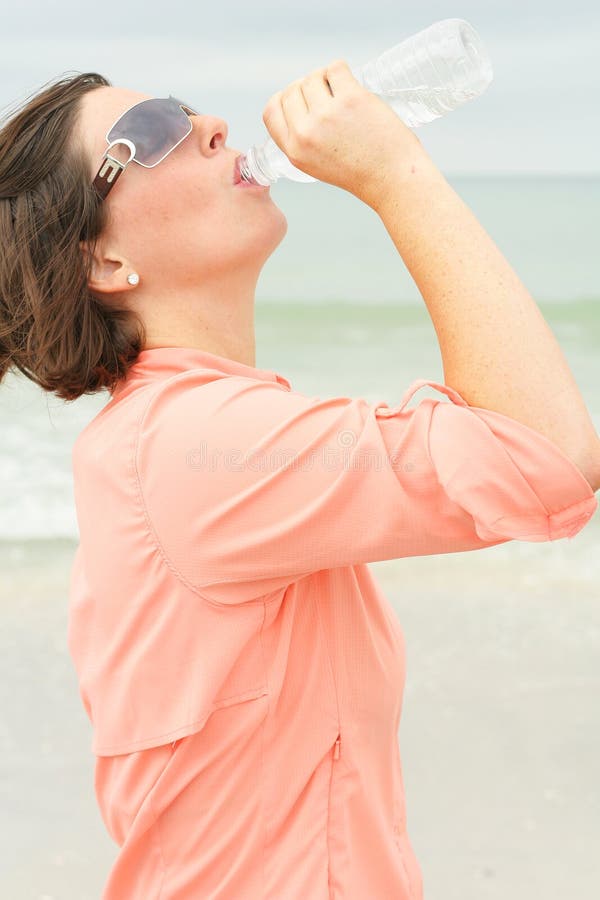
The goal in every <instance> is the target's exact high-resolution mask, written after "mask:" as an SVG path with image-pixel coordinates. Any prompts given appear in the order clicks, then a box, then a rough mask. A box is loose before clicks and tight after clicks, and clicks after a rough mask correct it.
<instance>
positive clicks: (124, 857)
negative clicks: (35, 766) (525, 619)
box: [68, 347, 597, 900]
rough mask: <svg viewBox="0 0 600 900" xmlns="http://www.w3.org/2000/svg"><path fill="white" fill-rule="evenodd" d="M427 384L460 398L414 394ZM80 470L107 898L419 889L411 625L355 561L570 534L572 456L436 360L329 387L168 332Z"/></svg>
mask: <svg viewBox="0 0 600 900" xmlns="http://www.w3.org/2000/svg"><path fill="white" fill-rule="evenodd" d="M425 384H428V385H431V386H432V387H433V388H435V389H437V390H438V391H440V392H441V393H443V394H444V395H447V398H449V399H450V401H451V402H448V400H447V398H446V397H445V398H444V399H442V400H439V399H431V398H424V399H421V402H420V403H418V405H416V406H415V407H414V408H411V409H408V408H407V404H408V401H409V400H410V398H411V396H412V395H413V393H414V392H415V391H416V390H417V389H418V388H419V387H421V386H423V385H425ZM73 474H74V496H75V504H76V511H77V519H78V524H79V532H80V542H79V546H78V548H77V551H76V554H75V557H74V561H73V567H72V573H71V585H70V597H69V629H68V645H69V652H70V653H71V656H72V659H73V661H74V665H75V668H76V671H77V676H78V679H79V687H80V694H81V699H82V701H83V704H84V707H85V710H86V712H87V715H88V716H89V718H90V721H91V723H92V726H93V744H92V752H93V754H94V755H95V757H96V770H95V792H96V798H97V801H98V804H99V808H100V811H101V815H102V817H103V821H104V823H105V825H106V828H107V830H108V832H109V834H110V835H111V836H112V838H113V839H114V841H115V842H116V844H117V845H118V847H119V848H120V849H119V852H118V854H117V857H116V859H115V862H114V865H113V867H112V869H111V871H110V873H109V875H108V879H107V882H106V885H105V887H104V891H103V894H102V900H159V898H160V900H332V898H335V900H388V898H389V900H420V898H422V896H423V879H422V873H421V870H420V867H419V864H418V862H417V859H416V858H415V855H414V852H413V849H412V847H411V844H410V841H409V837H408V834H407V821H406V809H405V800H404V788H403V777H402V768H401V762H400V754H399V747H398V728H399V723H400V714H401V708H402V696H403V688H404V681H405V653H404V639H403V633H402V629H401V627H400V623H399V622H398V619H397V617H396V615H395V613H394V611H393V609H392V607H391V605H390V603H389V602H388V600H387V599H386V597H385V596H384V594H383V592H382V590H381V589H380V587H379V586H378V584H377V582H376V580H375V579H374V577H373V575H372V573H371V571H370V569H369V567H368V565H367V564H368V563H369V562H371V561H375V560H384V559H392V558H394V557H405V556H424V555H428V554H442V553H456V552H460V551H465V550H476V549H480V548H483V547H490V546H493V545H496V544H501V543H504V542H506V541H509V540H524V541H549V540H556V539H558V538H563V537H573V536H574V535H575V534H576V533H577V532H578V531H580V530H581V529H582V528H583V527H584V525H585V524H586V523H587V522H588V521H589V520H590V518H591V517H592V515H593V513H594V511H595V510H596V507H597V501H596V498H595V496H594V493H593V491H592V489H591V487H590V485H589V484H588V482H587V481H586V479H585V478H584V477H583V475H582V474H581V472H580V471H579V470H578V469H577V468H576V466H575V465H574V464H573V463H572V462H571V461H570V460H569V459H568V458H567V457H566V456H565V455H564V454H563V453H562V451H560V450H559V449H558V448H557V447H556V446H555V445H554V444H553V443H551V442H550V441H549V440H547V439H546V438H545V437H543V436H541V435H540V434H538V433H537V432H536V431H533V430H531V429H530V428H528V427H526V426H525V425H522V424H520V423H518V422H516V421H514V420H513V419H510V418H507V417H505V416H503V415H500V414H498V413H495V412H491V411H489V410H484V409H480V408H477V407H469V406H468V405H467V404H466V403H465V401H464V400H463V399H462V398H461V397H460V395H459V394H458V393H457V392H456V391H454V390H453V389H452V388H449V387H447V386H444V385H441V384H437V383H436V382H430V381H424V380H417V381H414V382H413V383H412V384H411V385H410V386H409V387H408V388H407V390H406V391H405V393H404V395H403V397H402V399H401V401H400V403H399V404H398V405H397V406H394V407H388V405H387V404H386V403H384V402H380V403H375V404H370V403H368V402H367V401H366V400H364V399H362V398H351V397H341V396H340V397H331V398H326V399H320V398H319V397H308V396H305V395H303V394H301V393H299V392H297V391H295V390H293V389H292V388H291V386H290V383H289V381H287V380H286V379H285V378H284V377H283V376H281V375H279V374H277V373H275V372H272V371H268V370H262V369H257V368H254V367H250V366H246V365H244V364H242V363H239V362H236V361H232V360H229V359H225V358H223V357H219V356H216V355H214V354H211V353H208V352H206V351H202V350H197V349H192V348H181V347H161V348H154V349H150V350H144V351H142V352H141V354H140V355H139V358H138V360H137V361H136V363H135V365H134V367H133V369H132V370H131V372H130V374H129V377H128V378H127V379H126V380H125V381H122V382H121V383H120V384H119V386H118V388H117V389H116V391H115V392H114V393H113V395H112V397H111V400H110V401H109V402H108V403H107V404H106V406H105V407H103V409H102V410H101V411H100V412H99V413H98V414H97V415H96V416H95V418H94V419H93V420H92V421H91V422H90V423H89V424H88V425H87V426H86V427H85V428H84V429H83V431H82V432H81V434H80V435H79V436H78V438H77V440H76V442H75V444H74V447H73Z"/></svg>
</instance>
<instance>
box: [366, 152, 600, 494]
mask: <svg viewBox="0 0 600 900" xmlns="http://www.w3.org/2000/svg"><path fill="white" fill-rule="evenodd" d="M386 180H387V188H386V189H385V190H384V191H382V192H381V194H380V195H378V196H379V198H380V199H378V201H377V203H376V204H375V205H374V206H373V208H374V209H375V211H376V212H377V213H378V215H379V216H380V217H381V219H382V221H383V223H384V225H385V227H386V228H387V230H388V232H389V234H390V236H391V238H392V240H393V241H394V244H395V245H396V247H397V249H398V252H399V253H400V255H401V256H402V258H403V260H404V262H405V264H406V266H407V268H408V270H409V272H410V274H411V276H412V277H413V279H414V281H415V283H416V285H417V287H418V288H419V291H420V292H421V294H422V296H423V299H424V300H425V303H426V305H427V309H428V311H429V315H430V316H431V319H432V322H433V325H434V328H435V331H436V334H437V337H438V341H439V345H440V351H441V355H442V361H443V367H444V379H445V382H446V383H447V384H448V385H450V386H451V387H453V388H455V389H456V390H457V391H458V392H459V393H460V394H461V395H462V396H463V397H464V399H465V400H466V401H467V403H469V405H471V406H478V407H482V408H485V409H490V410H494V411H496V412H499V413H503V414H504V415H506V416H510V417H511V418H513V419H516V420H517V421H519V422H522V423H523V424H525V425H528V426H529V427H530V428H533V429H535V430H536V431H538V432H540V433H541V434H543V435H544V436H545V437H547V438H549V439H550V440H551V441H553V442H554V443H555V444H556V445H557V446H558V447H559V448H560V449H561V450H562V451H563V452H564V453H565V454H566V455H567V456H569V458H570V459H572V460H573V462H574V463H575V464H576V465H579V467H580V468H581V470H582V472H583V474H584V475H585V476H586V477H587V478H588V480H589V481H590V483H591V484H592V487H593V488H594V490H596V489H597V488H598V482H597V478H598V471H599V470H600V442H599V439H598V435H597V434H596V431H595V429H594V425H593V423H592V421H591V418H590V415H589V413H588V411H587V409H586V406H585V403H584V400H583V397H582V396H581V393H580V391H579V389H578V387H577V384H576V382H575V379H574V376H573V374H572V372H571V370H570V368H569V366H568V363H567V360H566V359H565V357H564V355H563V353H562V351H561V349H560V347H559V345H558V343H557V341H556V339H555V337H554V335H553V333H552V331H551V329H550V327H549V326H548V324H547V322H546V321H545V319H544V317H543V316H542V314H541V312H540V309H539V307H538V306H537V304H536V303H535V301H534V300H533V298H532V296H531V294H530V293H529V292H528V291H527V289H526V288H525V286H524V285H523V284H522V282H521V281H520V280H519V278H518V276H517V274H516V273H515V271H514V270H513V269H512V268H511V266H510V265H509V263H508V262H507V260H506V259H505V258H504V256H503V255H502V253H501V252H500V250H499V249H498V247H497V246H496V244H495V243H494V242H493V241H492V239H491V238H490V236H489V235H488V234H487V233H486V231H485V230H484V228H483V227H482V226H481V225H480V224H479V222H478V221H477V219H476V217H475V215H474V214H473V213H472V212H471V210H470V209H469V208H468V207H467V206H466V204H465V203H464V202H463V201H462V199H461V198H460V197H459V196H458V194H457V193H456V192H455V191H454V189H453V188H452V187H451V186H450V185H449V184H448V182H447V181H446V179H445V178H444V176H443V175H442V173H441V172H440V171H439V170H438V169H437V167H436V166H435V164H434V163H433V161H432V160H431V158H430V157H429V156H428V154H427V153H426V152H425V150H424V149H423V150H422V152H421V151H419V152H417V153H416V154H415V156H414V157H413V159H412V166H411V167H410V169H407V168H406V167H405V168H404V169H403V170H402V171H400V170H399V171H398V177H397V180H396V182H395V181H394V173H393V172H391V173H388V174H387V175H386ZM594 481H595V482H596V483H595V484H594V483H593V482H594Z"/></svg>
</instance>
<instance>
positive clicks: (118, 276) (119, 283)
mask: <svg viewBox="0 0 600 900" xmlns="http://www.w3.org/2000/svg"><path fill="white" fill-rule="evenodd" d="M79 247H80V248H81V252H82V253H83V254H84V256H88V257H90V258H91V266H90V273H89V276H88V287H89V289H90V290H91V291H95V292H96V293H99V294H116V293H119V292H120V291H129V290H131V287H132V286H131V285H130V284H129V283H128V281H127V276H128V274H129V273H130V272H133V271H134V267H133V266H131V265H130V264H129V263H128V262H127V260H126V259H124V258H123V257H121V256H118V255H117V254H116V253H111V252H110V251H109V250H105V249H104V248H103V247H102V244H101V243H100V242H97V244H96V248H95V250H94V251H92V249H91V246H90V244H89V243H88V242H87V241H80V242H79Z"/></svg>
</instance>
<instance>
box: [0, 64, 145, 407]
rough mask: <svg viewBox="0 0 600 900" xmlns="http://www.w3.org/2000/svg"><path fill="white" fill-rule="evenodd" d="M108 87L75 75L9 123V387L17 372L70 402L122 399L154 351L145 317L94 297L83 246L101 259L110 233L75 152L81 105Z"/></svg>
mask: <svg viewBox="0 0 600 900" xmlns="http://www.w3.org/2000/svg"><path fill="white" fill-rule="evenodd" d="M103 85H104V86H110V82H109V81H108V80H107V79H106V78H104V77H103V76H102V75H98V74H97V73H96V72H86V73H75V74H69V73H67V74H66V75H64V76H62V77H59V79H57V80H54V81H53V82H49V83H48V84H46V85H44V89H43V90H41V91H40V92H39V93H37V94H34V95H32V96H31V97H29V98H28V100H27V101H26V102H25V103H24V104H22V105H21V106H20V108H19V109H18V110H17V112H16V114H14V115H12V117H10V118H9V119H8V120H7V121H5V122H4V123H0V124H2V127H1V128H0V382H1V381H2V379H3V377H4V375H5V374H6V372H7V371H8V370H9V368H11V367H13V368H15V369H18V370H19V371H20V372H22V373H23V374H24V375H26V376H27V378H29V379H31V381H34V382H35V383H36V384H38V385H39V386H40V387H41V388H43V389H44V390H45V391H51V392H54V393H56V395H57V396H58V397H60V398H61V399H63V400H76V399H77V398H78V397H80V396H81V395H82V394H94V393H97V392H98V391H100V390H102V389H103V388H107V389H108V390H110V391H112V389H113V388H114V387H115V385H116V382H117V381H118V380H119V379H120V378H123V377H124V376H125V375H126V374H127V371H128V369H129V368H130V367H131V365H132V364H133V363H134V362H135V359H136V358H137V355H138V353H139V352H140V350H141V349H142V348H143V345H144V342H145V332H144V326H143V323H142V322H141V320H140V319H139V317H138V316H137V315H136V314H135V313H133V312H132V311H131V310H129V309H125V308H123V307H120V306H118V305H116V304H115V305H111V306H110V307H109V306H108V305H105V304H103V303H102V301H101V300H100V299H98V298H96V297H94V296H93V295H92V294H91V292H90V290H89V288H88V285H87V281H88V277H89V272H90V265H91V259H90V258H89V255H88V254H84V253H83V252H82V249H81V247H80V243H79V242H80V241H81V240H86V241H89V242H90V247H91V249H92V250H93V248H94V246H95V242H96V240H97V239H98V237H99V235H100V234H101V232H102V229H103V227H104V225H105V223H106V209H105V207H104V204H103V203H102V202H101V201H100V200H99V198H98V197H97V195H96V193H95V191H94V189H93V188H92V187H91V178H90V172H89V161H88V160H87V158H86V156H85V152H84V150H83V148H77V147H75V146H73V142H72V134H73V129H74V126H75V125H76V122H77V118H78V113H79V101H80V99H81V98H82V97H83V95H84V94H85V93H86V92H88V91H91V90H95V89H96V88H98V87H100V86H103Z"/></svg>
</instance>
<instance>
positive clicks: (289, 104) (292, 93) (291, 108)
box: [281, 78, 308, 129]
mask: <svg viewBox="0 0 600 900" xmlns="http://www.w3.org/2000/svg"><path fill="white" fill-rule="evenodd" d="M303 81H304V79H303V78H298V79H297V80H296V81H293V82H292V83H291V84H290V85H288V87H287V88H286V89H285V90H284V92H283V94H282V97H281V107H282V109H283V114H284V116H285V120H286V122H287V126H288V129H291V128H292V127H293V126H294V125H295V124H298V123H299V122H301V121H302V120H303V119H305V118H306V115H307V113H308V104H307V102H306V100H305V98H304V94H303V93H302V83H303Z"/></svg>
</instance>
